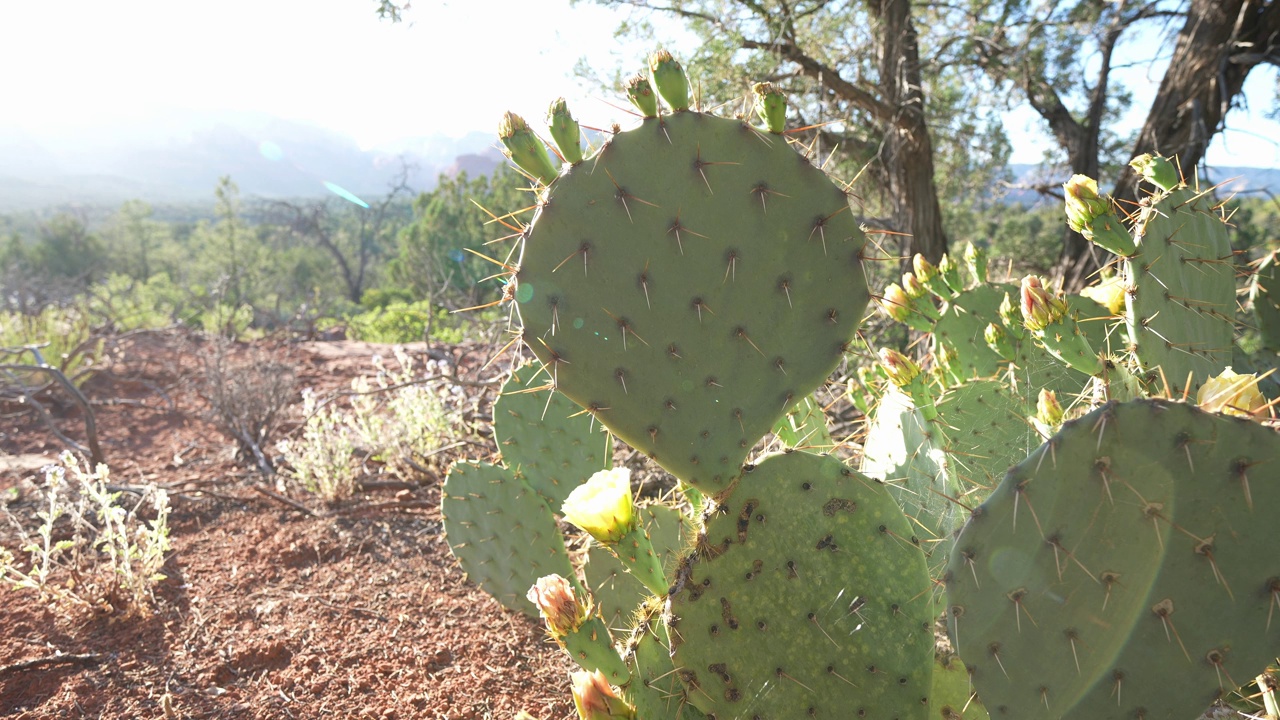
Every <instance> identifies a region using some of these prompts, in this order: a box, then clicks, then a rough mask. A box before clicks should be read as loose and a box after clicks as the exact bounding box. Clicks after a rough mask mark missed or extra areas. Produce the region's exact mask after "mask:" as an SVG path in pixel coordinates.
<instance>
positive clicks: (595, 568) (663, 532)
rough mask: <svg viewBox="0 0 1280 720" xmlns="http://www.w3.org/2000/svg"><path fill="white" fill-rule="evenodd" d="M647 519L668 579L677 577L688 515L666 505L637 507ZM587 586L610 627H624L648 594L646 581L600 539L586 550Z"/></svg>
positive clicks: (654, 550)
mask: <svg viewBox="0 0 1280 720" xmlns="http://www.w3.org/2000/svg"><path fill="white" fill-rule="evenodd" d="M637 512H638V514H639V516H640V518H641V519H642V520H643V522H644V528H645V531H647V532H648V533H649V541H650V542H651V543H653V552H654V553H655V554H657V556H658V558H659V559H660V560H661V561H662V568H663V570H664V572H665V574H666V576H667V580H668V581H671V580H672V579H674V572H675V566H676V561H677V560H679V553H680V550H681V549H682V546H683V542H684V538H685V537H686V536H687V534H688V533H687V532H686V531H685V518H684V516H683V515H681V513H680V511H679V510H677V509H675V508H671V507H667V506H665V505H648V506H645V507H642V508H639V509H638V511H637ZM583 575H584V576H585V578H586V583H587V587H589V588H590V589H591V595H592V597H593V598H595V603H596V607H597V608H598V609H599V611H600V615H601V617H603V618H604V621H605V623H606V624H607V625H608V626H609V627H611V628H618V627H624V626H626V625H628V624H629V623H630V622H631V619H632V616H633V615H634V614H635V612H636V608H637V607H639V605H640V602H641V601H642V600H644V599H645V598H646V597H648V596H649V592H648V591H647V590H645V588H644V585H641V584H640V581H639V580H637V579H636V578H635V576H634V575H631V574H630V573H628V572H627V571H626V569H625V568H623V566H622V563H621V562H619V561H618V559H617V558H616V557H614V556H613V553H611V552H609V551H608V550H607V549H605V548H604V547H602V546H601V545H600V544H599V543H592V544H591V549H589V550H588V551H587V562H586V565H585V566H584V568H583Z"/></svg>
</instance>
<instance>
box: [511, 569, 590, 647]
mask: <svg viewBox="0 0 1280 720" xmlns="http://www.w3.org/2000/svg"><path fill="white" fill-rule="evenodd" d="M526 597H528V598H529V602H531V603H533V604H534V605H535V606H537V608H538V612H539V613H541V614H542V619H543V620H545V621H546V622H547V629H548V630H550V631H551V634H552V635H554V636H556V637H561V636H563V635H568V634H569V633H571V632H573V631H575V630H577V629H578V628H580V627H582V623H583V622H585V621H586V619H587V608H586V606H585V605H584V604H583V603H582V601H581V600H579V599H578V594H577V593H576V592H574V589H573V585H571V584H570V583H569V581H568V580H565V579H564V578H563V577H561V576H559V575H547V576H546V577H541V578H538V582H536V583H534V585H533V587H531V588H529V594H528V595H527V596H526Z"/></svg>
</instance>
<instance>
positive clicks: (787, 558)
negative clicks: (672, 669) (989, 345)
mask: <svg viewBox="0 0 1280 720" xmlns="http://www.w3.org/2000/svg"><path fill="white" fill-rule="evenodd" d="M722 510H723V512H719V513H716V514H714V515H712V516H711V518H710V520H709V521H708V523H707V527H706V532H705V534H704V535H703V536H702V537H700V538H699V541H698V544H697V547H696V549H695V551H694V553H693V554H692V555H690V556H688V557H686V558H685V560H684V561H682V570H681V572H680V573H679V574H678V576H677V578H676V583H675V592H673V593H672V594H671V596H670V598H669V601H668V616H667V622H668V627H669V630H670V633H671V639H672V657H673V659H674V660H675V664H676V667H677V668H678V670H677V673H676V674H677V675H678V676H679V677H680V678H681V680H682V681H683V682H684V684H685V686H686V690H687V694H688V698H689V701H690V702H692V703H693V704H694V705H696V706H698V707H699V708H700V709H701V710H703V711H704V712H706V713H707V714H709V715H715V716H716V717H719V718H738V717H740V718H751V717H761V718H804V717H819V718H822V717H856V718H867V719H868V720H888V719H890V718H897V719H898V720H912V719H918V720H923V719H924V718H926V717H927V711H928V695H929V691H930V673H931V669H932V666H933V645H934V642H933V630H932V628H933V617H932V615H931V614H930V606H931V603H930V602H929V597H928V596H929V590H930V583H929V579H928V574H927V572H926V570H925V563H924V557H923V555H921V553H920V549H919V548H918V547H917V546H916V544H914V542H913V540H912V532H911V528H910V526H909V525H908V523H907V520H906V518H905V517H903V515H902V511H901V510H900V509H899V508H898V506H897V504H896V503H895V502H894V501H893V499H892V498H891V497H890V496H889V494H888V493H887V492H886V491H885V490H884V488H883V487H882V486H881V485H880V484H879V483H877V482H875V481H873V480H870V479H868V478H866V477H863V476H861V475H859V474H857V473H855V472H853V471H852V470H849V469H848V468H846V467H845V466H844V465H843V464H841V463H840V462H839V461H838V460H836V459H834V458H832V457H828V456H819V455H811V454H809V453H804V452H790V453H786V454H781V455H772V456H769V457H767V458H766V459H765V460H764V461H763V462H761V463H760V464H759V465H757V466H755V467H754V469H750V470H749V471H748V472H745V473H744V474H743V476H742V480H741V481H740V482H739V483H738V485H737V487H736V488H735V490H734V492H733V496H732V499H731V500H730V501H729V503H728V504H727V505H726V506H724V507H723V508H722Z"/></svg>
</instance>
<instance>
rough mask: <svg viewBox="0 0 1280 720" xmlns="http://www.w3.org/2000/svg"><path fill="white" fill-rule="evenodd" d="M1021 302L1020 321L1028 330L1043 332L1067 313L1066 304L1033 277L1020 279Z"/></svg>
mask: <svg viewBox="0 0 1280 720" xmlns="http://www.w3.org/2000/svg"><path fill="white" fill-rule="evenodd" d="M1021 300H1022V303H1021V306H1022V321H1023V323H1024V324H1025V325H1026V326H1027V329H1029V330H1043V329H1044V328H1045V326H1047V325H1050V324H1052V323H1054V322H1056V321H1058V320H1060V319H1061V318H1062V316H1063V315H1065V314H1066V312H1067V302H1066V301H1065V300H1063V299H1062V298H1060V297H1057V296H1055V295H1054V294H1053V293H1052V292H1051V291H1050V290H1049V289H1047V288H1045V287H1044V285H1043V284H1042V283H1041V282H1040V278H1038V277H1036V276H1034V275H1028V276H1026V277H1024V278H1022V297H1021Z"/></svg>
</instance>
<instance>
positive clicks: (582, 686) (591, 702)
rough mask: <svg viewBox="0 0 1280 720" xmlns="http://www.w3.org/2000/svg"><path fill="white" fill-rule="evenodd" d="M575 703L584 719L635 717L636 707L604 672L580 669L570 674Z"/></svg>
mask: <svg viewBox="0 0 1280 720" xmlns="http://www.w3.org/2000/svg"><path fill="white" fill-rule="evenodd" d="M570 678H571V681H572V682H571V684H572V690H573V704H574V706H575V707H577V708H578V717H579V718H581V719H582V720H618V719H619V718H626V719H627V720H631V719H632V718H635V716H636V711H635V708H633V707H631V706H630V705H628V704H627V703H626V702H625V701H623V700H622V698H619V697H618V695H617V693H615V692H614V691H613V688H612V687H610V685H609V681H608V680H607V679H606V678H605V676H604V674H603V673H601V672H599V671H597V672H585V671H581V670H580V671H578V672H575V673H573V675H571V676H570Z"/></svg>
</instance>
